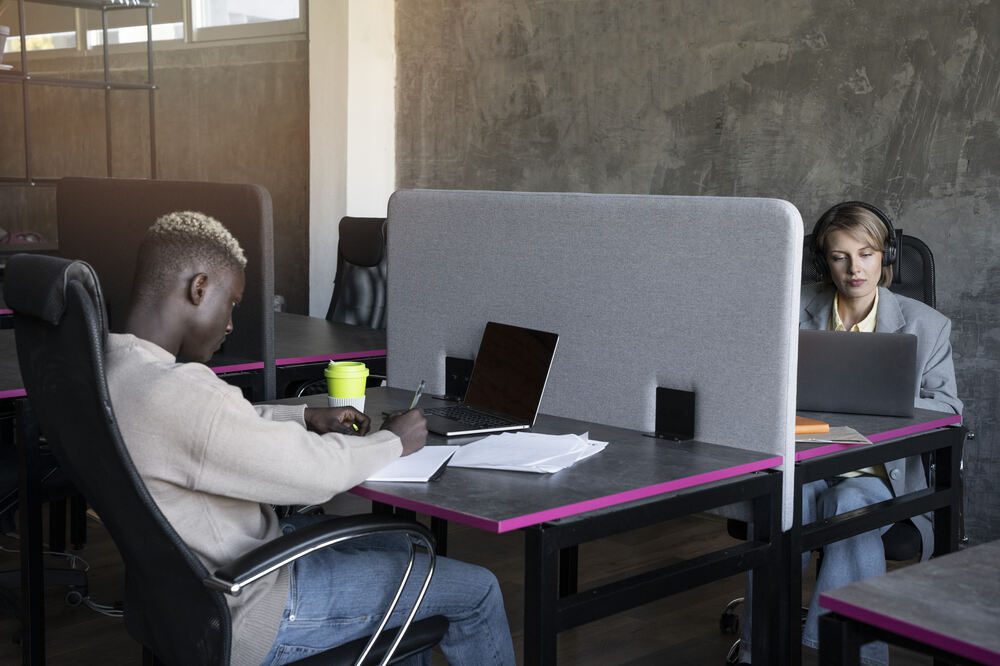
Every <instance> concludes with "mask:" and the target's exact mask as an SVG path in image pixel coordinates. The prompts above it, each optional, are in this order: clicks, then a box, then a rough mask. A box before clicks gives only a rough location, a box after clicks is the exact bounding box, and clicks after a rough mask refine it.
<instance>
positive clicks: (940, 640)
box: [819, 594, 1000, 665]
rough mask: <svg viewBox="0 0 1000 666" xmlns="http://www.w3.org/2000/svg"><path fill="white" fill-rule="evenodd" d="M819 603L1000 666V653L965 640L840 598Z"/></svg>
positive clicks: (903, 634)
mask: <svg viewBox="0 0 1000 666" xmlns="http://www.w3.org/2000/svg"><path fill="white" fill-rule="evenodd" d="M819 603H820V606H823V607H824V608H828V609H829V610H832V611H834V612H835V613H840V614H841V615H844V616H846V617H849V618H851V619H854V620H858V621H860V622H865V623H867V624H870V625H873V626H875V627H878V628H880V629H885V630H887V631H892V632H894V633H897V634H900V635H901V636H906V637H907V638H912V639H913V640H915V641H918V642H920V643H925V644H926V645H931V646H933V647H936V648H941V649H942V650H947V651H948V652H951V653H953V654H957V655H959V656H962V657H965V658H966V659H972V660H974V661H979V662H982V663H984V664H997V665H1000V653H997V652H993V651H992V650H988V649H986V648H983V647H980V646H978V645H972V644H971V643H966V642H965V641H961V640H958V639H957V638H952V637H951V636H947V635H945V634H939V633H937V632H936V631H930V630H928V629H923V628H921V627H918V626H915V625H913V624H910V623H909V622H905V621H903V620H900V619H897V618H894V617H891V616H889V615H883V614H882V613H876V612H875V611H872V610H868V609H867V608H862V607H860V606H855V605H854V604H851V603H848V602H846V601H841V600H840V599H834V598H832V597H828V596H827V595H825V594H821V595H820V597H819Z"/></svg>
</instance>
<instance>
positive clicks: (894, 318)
mask: <svg viewBox="0 0 1000 666" xmlns="http://www.w3.org/2000/svg"><path fill="white" fill-rule="evenodd" d="M904 326H906V317H904V316H903V310H902V308H900V307H899V299H898V298H896V295H895V294H893V293H892V292H891V291H889V290H888V289H886V288H885V287H879V288H878V315H877V319H876V322H875V330H876V331H877V332H879V333H898V332H899V331H901V330H902V329H903V327H904Z"/></svg>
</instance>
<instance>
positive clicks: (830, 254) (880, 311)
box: [740, 201, 962, 665]
mask: <svg viewBox="0 0 1000 666" xmlns="http://www.w3.org/2000/svg"><path fill="white" fill-rule="evenodd" d="M896 251H897V248H896V234H895V230H894V229H893V226H892V222H891V220H890V219H889V217H888V216H887V215H886V214H885V213H883V212H882V211H881V210H879V209H878V208H876V207H875V206H872V205H870V204H866V203H863V202H860V201H848V202H845V203H840V204H837V205H836V206H834V207H832V208H830V209H829V210H828V211H826V212H825V213H823V215H822V216H821V217H820V218H819V220H818V221H817V222H816V226H815V227H814V228H813V256H814V261H815V265H816V269H817V272H818V273H819V275H820V279H821V282H819V283H816V284H810V285H805V286H803V287H802V295H801V300H800V305H801V310H800V312H799V328H803V329H813V330H831V331H856V332H863V333H864V332H867V333H871V332H879V333H912V334H914V335H916V336H917V365H918V368H919V371H920V385H919V386H918V388H917V391H916V395H915V396H914V399H913V404H914V405H915V406H916V407H918V408H920V409H932V410H937V411H942V412H948V413H954V414H961V412H962V402H961V401H960V400H959V399H958V394H957V389H956V385H955V367H954V364H953V363H952V358H951V340H950V336H951V321H950V320H949V319H948V318H947V317H945V316H944V315H942V314H941V313H940V312H938V311H937V310H935V309H934V308H932V307H930V306H928V305H925V304H924V303H921V302H920V301H915V300H913V299H912V298H907V297H905V296H900V295H898V294H894V293H892V292H891V291H889V289H888V288H887V287H888V285H889V284H891V283H892V265H893V263H894V262H895V257H896ZM926 487H927V477H926V473H925V471H924V465H923V461H922V459H921V457H920V456H914V457H912V458H905V459H902V460H894V461H891V462H888V463H886V464H885V465H879V466H877V467H874V468H867V469H864V470H858V471H857V472H851V473H848V474H845V475H842V476H839V477H836V478H833V479H824V480H822V481H814V482H812V483H808V484H805V485H804V486H803V487H802V523H803V524H807V523H810V522H813V521H815V520H817V519H825V518H829V517H831V516H835V515H838V514H841V513H846V512H848V511H853V510H855V509H859V508H861V507H864V506H868V505H870V504H875V503H877V502H882V501H884V500H888V499H891V498H892V497H894V496H898V495H903V494H906V493H909V492H913V491H915V490H920V489H922V488H926ZM911 520H912V522H913V524H914V525H915V526H916V527H917V529H918V530H919V531H920V538H921V543H922V552H921V556H920V557H921V559H922V560H924V559H927V558H928V557H930V555H931V553H932V552H933V550H934V532H933V528H932V525H931V520H930V514H925V515H922V516H915V517H913V518H912V519H911ZM888 528H889V526H885V527H883V528H882V529H880V530H873V531H871V532H866V533H864V534H859V535H857V536H855V537H851V538H849V539H844V540H843V541H838V542H836V543H831V544H829V545H827V546H825V547H824V548H823V566H822V567H820V570H819V574H818V576H817V579H816V588H815V591H814V592H813V598H812V601H811V602H810V604H809V615H808V617H807V620H806V625H805V627H804V628H803V631H802V642H803V643H804V644H806V645H809V646H812V647H817V642H818V639H817V627H818V624H817V623H818V615H819V607H818V599H819V595H820V594H821V593H822V592H825V591H827V590H832V589H835V588H838V587H841V586H843V585H847V584H849V583H853V582H855V581H859V580H864V579H865V578H870V577H872V576H879V575H882V574H884V573H885V551H884V549H883V546H882V538H881V534H882V532H884V531H886V530H887V529H888ZM802 559H803V567H805V565H806V564H807V563H808V561H809V554H808V553H807V554H805V555H804V556H803V558H802ZM748 617H749V612H748V609H745V612H744V626H743V641H742V644H741V647H740V659H741V661H744V662H746V663H749V661H750V659H749V657H750V643H749V636H750V623H749V622H747V621H746V620H747V619H748ZM888 660H889V657H888V649H887V647H886V645H885V644H884V643H874V644H870V645H867V646H865V648H864V649H863V651H862V662H863V663H866V664H879V665H880V664H887V663H888Z"/></svg>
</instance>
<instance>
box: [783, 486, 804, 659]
mask: <svg viewBox="0 0 1000 666" xmlns="http://www.w3.org/2000/svg"><path fill="white" fill-rule="evenodd" d="M794 471H797V469H795V470H794ZM794 471H793V473H794ZM793 486H794V493H793V495H792V516H793V518H792V528H791V529H790V530H788V532H786V533H785V537H784V539H783V540H782V541H783V542H784V544H785V547H784V548H782V556H781V566H782V568H783V569H784V571H783V572H782V575H781V576H780V578H781V584H783V585H785V586H786V587H784V589H782V593H781V596H782V598H781V603H780V610H779V616H780V618H781V623H782V630H781V631H782V633H783V634H784V635H783V636H780V638H781V640H780V641H779V642H778V645H780V646H781V648H782V651H781V654H779V663H781V664H788V665H789V666H799V664H801V663H802V616H801V611H800V610H799V609H800V608H802V482H801V481H800V478H799V477H798V475H796V479H795V483H794V484H793Z"/></svg>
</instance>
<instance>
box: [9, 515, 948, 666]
mask: <svg viewBox="0 0 1000 666" xmlns="http://www.w3.org/2000/svg"><path fill="white" fill-rule="evenodd" d="M328 511H329V512H331V513H339V514H346V513H361V512H366V511H367V503H366V502H363V501H362V500H359V499H357V498H353V497H345V498H338V499H337V500H335V501H334V502H333V503H331V505H330V506H329V507H328ZM729 541H730V539H729V537H728V536H726V534H725V525H724V524H723V522H722V520H721V519H718V518H714V517H710V516H694V517H690V518H686V519H683V520H678V521H675V522H674V523H670V524H668V525H666V526H661V527H659V528H656V529H647V530H643V531H638V532H635V533H633V534H629V535H624V536H621V537H616V538H614V539H608V540H604V541H599V542H595V543H593V544H586V545H585V546H583V547H581V551H580V583H581V585H580V586H581V589H585V588H586V587H588V586H590V585H592V584H595V583H598V582H601V581H608V580H611V579H613V577H615V576H619V575H621V574H630V573H635V572H639V571H642V570H644V569H649V568H652V567H653V566H657V565H663V564H666V563H669V562H671V561H674V560H676V559H680V558H684V557H688V556H690V555H692V554H697V553H700V552H705V551H708V550H710V549H714V548H718V547H722V546H723V545H725V544H726V543H727V542H729ZM0 546H3V547H4V548H6V549H16V548H17V540H16V539H14V538H11V537H0ZM79 554H80V556H81V557H83V558H85V559H86V560H87V562H88V563H89V566H90V571H89V584H90V595H91V597H92V598H93V599H95V600H98V601H101V602H113V601H115V600H120V599H121V598H122V565H121V561H120V559H119V557H118V554H117V551H116V549H115V547H114V544H113V543H112V542H111V540H110V538H109V537H108V536H107V533H106V532H105V531H104V529H103V527H102V526H101V525H100V523H99V521H98V520H96V518H94V519H92V520H91V521H90V524H89V525H88V544H87V547H86V548H85V549H83V550H82V551H80V553H79ZM449 555H450V556H451V557H455V558H459V559H463V560H466V561H469V562H474V563H477V564H480V565H483V566H486V567H488V568H489V569H491V570H492V571H493V572H494V573H495V574H496V575H497V578H498V579H499V580H500V584H501V587H502V589H503V594H504V600H505V603H506V606H507V614H508V618H509V620H510V626H511V630H512V632H513V635H514V644H515V651H516V653H517V654H518V658H519V659H520V653H521V639H522V631H521V624H522V617H523V608H522V606H523V599H524V597H523V570H524V568H523V563H522V559H523V538H522V536H521V535H520V533H514V534H507V535H492V534H486V533H483V532H480V531H477V530H472V529H468V528H463V527H461V526H452V528H451V530H450V532H449ZM16 566H17V555H16V554H14V553H11V552H0V569H10V568H15V567H16ZM805 578H806V580H807V581H808V580H812V575H811V573H807V574H806V576H805ZM742 588H743V580H742V577H733V578H730V579H726V580H723V581H720V582H717V583H714V584H712V585H708V586H704V587H702V588H699V589H697V590H694V591H691V592H687V593H684V594H680V595H677V596H674V597H671V598H669V599H666V600H663V601H660V602H656V603H651V604H648V605H646V606H643V607H641V608H638V609H635V610H633V611H629V612H625V613H620V614H618V615H616V616H613V617H611V618H608V619H606V620H603V621H599V622H594V623H592V624H589V625H585V626H583V627H579V628H577V629H575V630H573V631H569V632H566V633H563V634H561V635H560V637H559V661H560V663H562V664H573V665H577V664H578V665H580V666H590V665H595V666H596V665H598V664H600V665H602V666H603V665H606V664H629V665H635V666H639V665H654V664H655V665H660V664H676V665H680V666H683V665H688V664H690V665H692V666H700V665H702V664H708V665H718V666H721V665H722V664H724V661H725V655H726V652H727V650H728V649H729V646H730V644H731V643H732V640H733V637H732V636H728V635H723V634H721V633H720V631H719V614H720V612H721V611H722V609H723V608H724V607H725V605H726V603H728V602H729V601H730V599H732V598H733V597H736V596H741V595H742ZM63 596H64V594H63V592H60V591H59V590H57V589H52V590H50V591H48V592H47V597H46V603H47V620H48V621H47V627H46V631H47V640H46V646H47V655H48V663H49V664H50V665H51V666H63V665H67V666H68V665H73V666H78V665H80V664H84V665H88V664H95V665H96V664H101V665H102V666H103V665H108V666H115V665H118V664H121V665H126V664H128V665H131V664H139V663H141V653H140V649H139V647H138V646H137V645H136V644H135V643H134V642H133V641H132V640H131V639H130V638H129V637H128V634H127V633H126V632H125V628H124V624H123V621H122V620H121V619H118V618H110V617H105V616H103V615H100V614H98V613H96V612H94V611H93V610H90V609H88V608H86V607H82V606H81V607H75V608H73V607H69V606H67V605H66V604H65V602H64V600H63ZM17 628H18V624H17V621H16V619H15V618H13V617H11V616H3V617H0V664H16V663H19V660H20V653H19V648H18V646H17V645H16V644H14V642H13V641H12V637H13V636H14V635H15V634H16V632H17ZM805 652H806V654H805V657H804V664H806V665H807V666H808V665H811V664H815V662H816V660H815V655H814V654H812V653H811V651H809V650H805ZM435 663H444V661H443V659H440V658H436V659H435ZM930 663H931V660H930V659H927V658H923V657H920V656H917V655H913V654H911V653H907V652H903V651H896V650H895V649H893V653H892V664H893V666H908V665H910V664H930Z"/></svg>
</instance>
